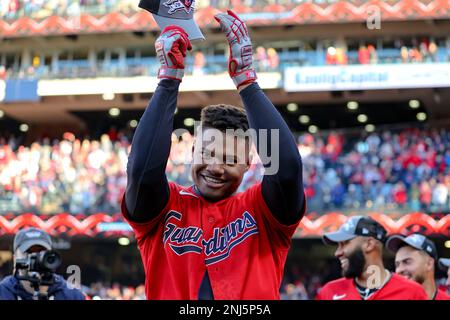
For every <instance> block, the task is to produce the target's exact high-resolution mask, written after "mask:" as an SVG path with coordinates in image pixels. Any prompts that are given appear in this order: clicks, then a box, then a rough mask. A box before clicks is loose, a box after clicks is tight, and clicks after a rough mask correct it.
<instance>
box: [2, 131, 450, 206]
mask: <svg viewBox="0 0 450 320" xmlns="http://www.w3.org/2000/svg"><path fill="white" fill-rule="evenodd" d="M130 141H131V136H130V134H128V135H127V134H124V133H123V132H119V133H116V132H110V134H109V135H108V134H104V135H102V136H101V138H100V139H99V140H89V139H79V138H77V137H75V136H74V135H73V134H71V133H66V134H65V135H64V136H63V138H62V139H61V140H59V141H58V140H55V141H51V140H49V139H48V138H46V139H43V140H42V141H39V142H34V143H32V144H31V145H29V146H24V145H21V144H20V143H19V142H18V140H17V139H14V138H10V139H9V140H6V139H4V138H3V139H0V212H2V213H5V212H16V213H23V212H40V213H43V214H52V213H60V212H71V213H73V214H80V213H82V214H93V213H97V212H107V213H116V212H118V211H119V202H120V200H121V196H122V194H123V192H124V189H125V186H126V163H127V156H128V153H129V150H130ZM192 141H193V137H192V136H191V135H190V134H189V133H187V132H186V133H184V134H183V136H182V139H179V140H178V139H177V138H176V137H175V136H174V138H173V143H172V150H171V153H170V158H169V161H168V164H167V176H168V179H169V180H170V181H176V182H177V183H179V184H182V185H189V184H191V183H192V180H191V176H190V165H189V163H190V161H191V158H190V156H191V145H192ZM298 142H299V144H298V148H299V152H300V153H301V155H302V157H303V165H304V185H305V192H306V195H307V198H308V211H309V212H316V213H318V214H323V213H326V212H330V211H345V212H349V211H365V210H379V211H383V212H400V213H401V212H406V211H409V212H411V211H425V212H447V211H449V208H450V195H449V193H450V131H448V130H440V131H438V130H431V131H422V130H419V129H408V130H403V131H400V132H394V131H384V132H378V133H371V134H367V133H359V134H358V135H356V136H354V135H350V134H344V133H338V132H330V133H327V134H326V135H311V134H301V135H299V136H298ZM262 171H263V170H262V165H261V163H260V162H256V161H255V163H253V164H252V166H251V168H250V170H249V171H248V172H247V173H246V174H245V176H244V180H243V183H242V185H241V187H240V191H242V190H245V189H246V188H247V187H248V186H250V185H251V184H253V183H254V182H255V181H259V180H260V179H261V177H262ZM38 208H39V209H38Z"/></svg>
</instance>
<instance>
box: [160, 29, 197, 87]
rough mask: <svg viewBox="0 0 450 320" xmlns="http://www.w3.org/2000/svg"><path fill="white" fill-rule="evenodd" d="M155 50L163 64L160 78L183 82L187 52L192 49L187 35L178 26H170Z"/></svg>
mask: <svg viewBox="0 0 450 320" xmlns="http://www.w3.org/2000/svg"><path fill="white" fill-rule="evenodd" d="M155 49H156V55H157V57H158V59H159V63H160V64H161V67H160V68H159V71H158V78H159V79H177V80H180V81H181V79H182V78H183V75H184V58H185V57H186V51H187V50H191V49H192V46H191V42H190V41H189V38H188V35H187V33H186V32H185V31H184V30H183V29H182V28H180V27H178V26H168V27H166V28H164V30H163V31H162V32H161V35H160V36H159V38H158V39H156V42H155Z"/></svg>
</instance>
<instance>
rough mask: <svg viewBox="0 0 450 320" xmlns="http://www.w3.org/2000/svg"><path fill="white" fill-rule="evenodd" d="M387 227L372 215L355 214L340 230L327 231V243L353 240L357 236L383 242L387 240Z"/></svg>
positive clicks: (332, 243) (324, 239) (325, 235)
mask: <svg viewBox="0 0 450 320" xmlns="http://www.w3.org/2000/svg"><path fill="white" fill-rule="evenodd" d="M386 233H387V232H386V229H384V228H383V226H382V225H381V224H379V223H378V222H377V221H375V220H373V219H372V218H370V217H363V216H354V217H351V218H349V219H348V220H347V221H346V222H345V223H344V224H343V225H342V226H341V227H340V228H339V230H338V231H335V232H329V233H325V234H324V235H323V241H324V242H325V244H329V245H334V244H337V243H338V242H342V241H347V240H351V239H353V238H356V237H357V236H363V237H373V238H375V239H377V240H380V241H381V242H384V241H385V240H386Z"/></svg>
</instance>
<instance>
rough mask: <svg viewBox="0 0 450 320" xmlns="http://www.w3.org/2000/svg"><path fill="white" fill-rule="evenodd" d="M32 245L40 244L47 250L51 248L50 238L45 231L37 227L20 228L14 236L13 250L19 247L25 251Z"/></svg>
mask: <svg viewBox="0 0 450 320" xmlns="http://www.w3.org/2000/svg"><path fill="white" fill-rule="evenodd" d="M32 246H42V247H44V248H45V249H47V250H51V249H52V239H51V238H50V236H49V235H48V233H47V232H45V231H44V230H41V229H38V228H29V229H22V230H20V231H19V232H17V233H16V236H15V237H14V243H13V249H14V252H15V251H16V250H17V249H20V251H22V252H26V251H27V250H28V249H30V248H31V247H32Z"/></svg>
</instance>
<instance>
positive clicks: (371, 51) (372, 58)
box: [367, 44, 378, 64]
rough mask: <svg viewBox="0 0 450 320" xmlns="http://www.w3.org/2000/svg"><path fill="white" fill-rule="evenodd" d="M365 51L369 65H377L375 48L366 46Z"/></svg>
mask: <svg viewBox="0 0 450 320" xmlns="http://www.w3.org/2000/svg"><path fill="white" fill-rule="evenodd" d="M367 51H369V57H370V64H377V63H378V54H377V50H376V49H375V47H374V46H373V45H371V44H369V45H368V46H367Z"/></svg>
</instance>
